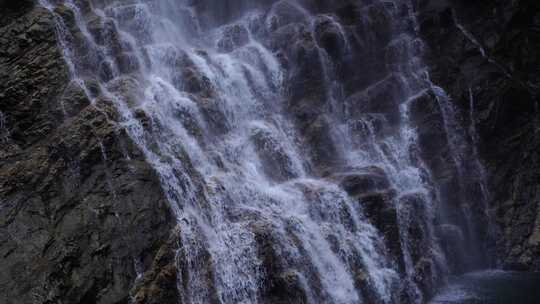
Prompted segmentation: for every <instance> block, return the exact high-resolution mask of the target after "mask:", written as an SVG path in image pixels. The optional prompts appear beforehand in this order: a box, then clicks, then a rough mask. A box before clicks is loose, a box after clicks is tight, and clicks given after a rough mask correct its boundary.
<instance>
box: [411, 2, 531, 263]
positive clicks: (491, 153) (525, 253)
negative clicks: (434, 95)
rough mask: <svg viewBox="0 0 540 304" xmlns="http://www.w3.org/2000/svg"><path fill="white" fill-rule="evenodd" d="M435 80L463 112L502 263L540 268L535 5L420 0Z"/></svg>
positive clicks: (424, 32) (419, 4)
mask: <svg viewBox="0 0 540 304" xmlns="http://www.w3.org/2000/svg"><path fill="white" fill-rule="evenodd" d="M418 9H419V12H420V18H419V19H420V30H421V32H422V35H423V38H424V41H425V42H426V44H427V49H428V52H427V53H428V56H427V60H428V64H429V66H430V67H431V78H432V80H433V82H435V83H437V84H439V85H441V86H442V87H443V88H444V89H445V90H446V91H447V92H448V93H449V95H450V96H451V97H452V99H453V102H454V104H455V106H456V108H457V109H459V110H460V114H461V115H460V116H461V123H462V125H464V126H467V128H468V129H469V136H470V138H469V140H470V141H471V142H473V144H476V145H477V147H478V149H479V154H480V156H481V158H482V159H483V162H484V166H485V168H486V176H487V178H488V181H489V190H490V191H489V192H490V207H491V208H492V213H493V217H494V218H495V219H496V221H497V224H498V226H499V227H500V231H499V233H498V235H497V236H496V239H497V249H498V258H499V260H500V263H501V266H503V267H505V268H509V269H519V270H540V260H539V259H538V256H539V255H540V188H539V183H538V180H539V172H540V171H539V170H540V154H539V152H538V151H540V149H539V148H540V146H539V145H540V135H539V132H538V130H539V129H538V128H539V120H538V118H539V117H538V114H539V113H538V92H539V90H538V89H539V88H540V86H539V85H540V62H539V61H540V56H539V55H538V49H539V47H540V6H539V3H538V2H537V1H444V0H443V1H439V0H425V1H418Z"/></svg>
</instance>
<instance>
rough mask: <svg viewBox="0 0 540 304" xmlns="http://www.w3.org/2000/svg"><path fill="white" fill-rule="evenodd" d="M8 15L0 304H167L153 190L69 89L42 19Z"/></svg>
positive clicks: (22, 7)
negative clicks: (135, 303) (130, 302)
mask: <svg viewBox="0 0 540 304" xmlns="http://www.w3.org/2000/svg"><path fill="white" fill-rule="evenodd" d="M13 4H14V3H13V2H7V1H6V2H1V3H0V16H1V17H0V136H1V137H0V204H1V205H0V257H1V260H2V262H1V263H0V299H1V300H0V302H2V303H6V304H12V303H127V302H128V299H129V297H130V293H131V296H133V297H134V298H135V299H136V300H137V301H140V302H145V303H154V302H151V301H149V300H147V297H148V294H152V301H158V302H159V303H168V302H167V299H171V298H174V296H175V295H174V294H175V293H176V288H175V277H176V272H175V271H171V267H172V268H174V263H173V264H172V266H167V265H171V263H172V261H173V260H174V251H173V250H172V248H174V247H175V246H176V242H173V241H170V242H168V241H167V240H168V238H169V235H170V234H171V229H172V228H173V225H174V223H175V220H174V218H173V216H172V215H171V213H170V212H169V209H168V205H167V202H166V200H165V198H164V195H163V193H162V190H161V187H160V183H159V180H158V178H157V177H156V175H155V173H154V172H153V170H152V169H151V168H150V166H149V165H148V164H147V163H146V162H145V161H144V160H143V157H142V155H141V153H140V151H139V150H138V148H137V147H136V146H134V145H133V144H132V142H131V141H130V140H129V139H128V138H129V137H128V136H127V135H126V134H124V133H123V131H122V130H119V129H118V128H117V126H116V124H115V123H114V120H115V116H116V113H115V110H114V107H113V106H112V105H111V104H110V102H109V101H107V100H104V99H102V100H97V101H96V103H97V104H98V106H95V105H94V104H92V103H91V102H90V101H89V100H88V98H87V97H86V95H85V94H84V92H83V91H82V89H81V88H80V86H78V85H77V84H76V83H74V82H70V78H69V70H68V67H67V66H66V63H65V61H64V59H63V56H62V53H61V49H60V48H59V46H58V41H57V38H56V35H55V25H54V20H53V16H52V15H51V14H50V13H49V12H48V11H47V10H45V9H43V8H41V7H37V6H33V5H32V3H31V1H23V2H17V5H13ZM98 108H99V110H98ZM173 235H174V234H173ZM153 267H154V268H153ZM138 276H142V279H141V280H139V283H138V285H137V286H136V287H133V286H134V283H135V280H136V278H137V277H138ZM171 284H172V286H171ZM171 303H174V301H171Z"/></svg>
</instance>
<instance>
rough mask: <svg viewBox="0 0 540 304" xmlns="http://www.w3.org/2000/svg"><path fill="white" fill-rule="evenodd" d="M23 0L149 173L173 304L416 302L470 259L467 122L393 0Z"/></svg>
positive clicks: (404, 4)
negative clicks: (175, 233)
mask: <svg viewBox="0 0 540 304" xmlns="http://www.w3.org/2000/svg"><path fill="white" fill-rule="evenodd" d="M324 2H326V3H324ZM40 4H41V5H42V6H44V7H45V8H47V9H49V10H50V11H51V12H53V14H54V15H55V18H56V26H57V35H58V37H59V41H60V42H61V47H62V49H63V52H64V57H65V60H66V62H67V63H68V66H69V68H70V73H71V79H72V83H73V85H77V86H81V87H82V88H83V89H84V91H85V92H86V94H87V95H88V97H89V98H90V99H91V100H92V101H93V104H94V106H95V107H97V108H99V107H101V106H103V105H104V104H113V105H114V106H115V107H116V109H117V112H118V117H110V119H111V120H115V121H117V124H118V128H119V130H120V129H125V130H127V134H129V136H130V137H131V139H132V140H133V141H134V142H136V143H137V144H138V146H139V147H140V149H141V150H142V151H143V152H144V154H145V157H146V159H147V161H148V162H149V163H150V164H151V165H152V166H153V168H154V169H155V171H156V172H157V173H158V175H159V177H160V179H161V184H162V188H163V190H164V192H165V193H166V195H167V198H168V200H169V203H170V206H171V208H172V209H173V210H174V212H175V215H176V216H177V221H178V226H179V228H178V229H179V231H180V237H179V240H178V241H179V244H180V246H179V248H180V249H179V250H178V252H177V266H178V269H179V271H180V275H179V281H178V284H177V286H178V290H179V294H180V301H181V303H282V302H283V303H398V302H402V303H420V302H423V301H425V300H426V298H427V297H429V296H430V295H431V294H432V293H433V291H434V288H435V286H436V284H438V282H439V280H441V279H442V278H443V277H444V275H445V274H446V273H448V272H449V271H455V270H456V269H460V270H464V269H468V268H470V267H472V265H473V264H475V263H476V262H475V261H474V260H475V259H476V261H479V260H481V259H482V258H483V257H482V256H481V254H480V253H481V252H484V251H485V250H484V247H485V245H483V244H484V242H483V241H482V240H480V238H483V236H484V235H485V234H486V232H485V231H481V229H479V228H478V227H476V226H475V225H473V224H472V223H473V222H475V218H478V217H482V218H484V219H488V220H486V221H489V216H483V214H484V213H487V210H485V208H483V207H476V209H479V210H475V209H474V208H471V205H470V204H469V203H470V201H471V200H473V199H472V198H475V199H476V200H484V201H485V197H484V196H485V195H478V193H476V192H478V190H477V189H482V185H483V181H482V178H481V177H482V175H481V174H478V176H476V177H471V176H469V174H467V172H470V171H472V172H482V170H481V164H480V163H479V162H478V160H477V159H475V156H474V155H475V153H472V151H475V150H474V149H471V148H470V145H469V144H468V143H467V142H468V141H470V140H467V138H471V137H473V136H471V135H470V134H467V133H468V132H469V131H467V130H466V129H465V128H460V127H459V121H460V118H459V117H458V114H457V113H455V111H453V109H452V107H451V104H450V102H449V97H447V96H446V94H445V93H444V92H443V91H442V90H441V89H440V88H438V87H436V86H435V85H433V84H432V83H431V82H430V80H429V75H428V73H427V67H425V66H424V65H423V64H422V61H421V58H420V57H421V55H422V42H421V41H420V40H419V39H418V38H417V34H416V21H415V16H414V8H413V7H412V4H411V3H409V1H405V0H393V1H377V0H375V1H368V0H365V1H308V0H304V1H302V0H297V1H295V0H289V1H271V0H265V1H263V0H259V1H240V0H237V1H217V0H216V1H189V0H139V1H136V0H117V1H106V0H93V1H82V0H63V1H60V0H40ZM338 8H339V9H338ZM471 102H472V101H471ZM66 115H67V114H66ZM432 117H436V118H435V119H433V118H432ZM433 120H434V121H435V124H434V125H435V126H439V127H440V129H442V130H444V132H443V133H441V134H438V133H436V132H432V133H430V132H431V131H432V130H430V128H431V127H433V128H435V127H434V126H433V125H432V126H431V127H430V126H428V125H429V124H426V123H425V122H426V121H428V122H429V121H433ZM118 133H119V134H122V133H121V132H118ZM439 143H441V145H447V146H448V151H447V152H448V153H446V154H444V155H443V154H441V155H438V154H437V152H435V153H431V154H430V152H429V147H430V145H432V146H436V145H438V144H439ZM103 153H104V155H105V156H104V157H106V153H107V152H106V151H105V150H104V151H103ZM433 154H435V155H433ZM126 157H129V156H128V155H126ZM440 163H445V164H447V166H448V168H451V169H448V170H446V171H445V170H444V169H440V168H438V167H440V166H438V165H437V164H440ZM448 164H450V165H448ZM445 172H450V173H451V174H452V173H455V174H453V175H452V176H447V175H445ZM471 185H472V186H471ZM475 193H476V194H475ZM482 197H484V198H482ZM478 205H482V204H476V206H478ZM484 226H485V227H487V226H489V225H484ZM441 239H442V240H444V241H445V242H444V243H445V244H446V245H445V246H442V245H441V244H442V243H441ZM448 244H450V245H448ZM471 253H474V254H471ZM445 256H446V257H445ZM469 256H475V257H474V258H469V259H468V258H466V257H469ZM469 260H471V261H469ZM449 265H450V266H449Z"/></svg>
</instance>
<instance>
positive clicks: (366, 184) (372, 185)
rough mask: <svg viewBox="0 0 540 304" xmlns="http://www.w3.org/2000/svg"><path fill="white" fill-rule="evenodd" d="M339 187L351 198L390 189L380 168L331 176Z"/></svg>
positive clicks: (386, 178)
mask: <svg viewBox="0 0 540 304" xmlns="http://www.w3.org/2000/svg"><path fill="white" fill-rule="evenodd" d="M333 178H335V179H337V180H338V183H339V184H340V186H341V187H342V188H343V189H344V190H345V191H347V193H349V195H351V196H359V195H363V194H366V193H371V192H373V191H380V190H387V189H388V188H390V182H389V181H388V177H387V176H386V173H385V172H384V170H383V169H382V168H379V167H375V166H371V167H366V168H362V169H359V170H355V171H354V172H350V173H343V174H338V175H335V176H333Z"/></svg>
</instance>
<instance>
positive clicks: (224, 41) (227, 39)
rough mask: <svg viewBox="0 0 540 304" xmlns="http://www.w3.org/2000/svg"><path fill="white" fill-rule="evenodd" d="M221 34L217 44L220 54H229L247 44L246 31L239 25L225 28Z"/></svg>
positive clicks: (247, 35)
mask: <svg viewBox="0 0 540 304" xmlns="http://www.w3.org/2000/svg"><path fill="white" fill-rule="evenodd" d="M221 34H222V37H221V39H220V40H218V42H217V48H218V51H220V52H224V53H230V52H232V51H233V50H235V49H237V48H239V47H242V46H244V45H246V44H248V43H249V33H248V30H247V29H246V28H245V27H244V26H243V25H240V24H235V25H229V26H226V27H225V28H224V29H223V31H222V33H221Z"/></svg>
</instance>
